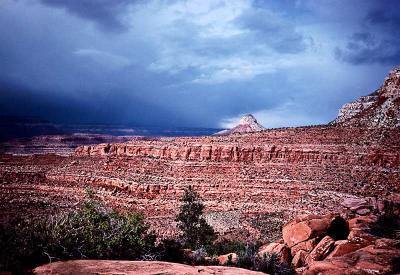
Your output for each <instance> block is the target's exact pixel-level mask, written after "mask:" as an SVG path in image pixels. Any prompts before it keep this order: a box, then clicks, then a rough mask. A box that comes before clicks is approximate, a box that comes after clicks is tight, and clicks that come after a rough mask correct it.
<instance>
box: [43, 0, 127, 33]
mask: <svg viewBox="0 0 400 275" xmlns="http://www.w3.org/2000/svg"><path fill="white" fill-rule="evenodd" d="M40 1H41V2H42V3H44V4H46V5H48V6H51V7H57V8H63V9H65V10H66V11H68V12H69V13H71V14H73V15H76V16H79V17H81V18H84V19H88V20H91V21H94V22H95V23H97V24H98V25H99V26H100V27H102V28H103V29H105V30H112V31H121V30H124V29H126V26H125V24H124V23H123V22H122V20H121V14H122V13H124V12H125V11H126V9H127V7H128V6H129V5H131V4H132V3H133V2H134V1H132V0H112V1H109V0H78V1H75V0H72V1H68V0H67V1H66V0H40Z"/></svg>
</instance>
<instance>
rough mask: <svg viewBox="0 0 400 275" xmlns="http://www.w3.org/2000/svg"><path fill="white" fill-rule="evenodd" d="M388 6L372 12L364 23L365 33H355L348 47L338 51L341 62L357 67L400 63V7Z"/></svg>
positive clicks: (397, 3) (397, 4) (391, 2)
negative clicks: (399, 11)
mask: <svg viewBox="0 0 400 275" xmlns="http://www.w3.org/2000/svg"><path fill="white" fill-rule="evenodd" d="M382 4H383V3H382ZM386 4H387V6H385V8H384V9H383V8H374V9H372V10H370V11H369V12H368V13H367V15H366V16H365V18H364V20H363V22H361V26H362V27H361V28H362V31H361V32H355V33H353V34H352V35H351V36H350V37H349V38H348V41H347V44H346V45H345V46H344V47H336V49H335V57H336V58H337V59H338V60H341V61H344V62H348V63H351V64H355V65H360V64H373V63H378V64H396V63H397V64H398V63H400V31H399V30H400V14H399V13H398V10H399V9H400V4H399V2H398V1H389V3H386Z"/></svg>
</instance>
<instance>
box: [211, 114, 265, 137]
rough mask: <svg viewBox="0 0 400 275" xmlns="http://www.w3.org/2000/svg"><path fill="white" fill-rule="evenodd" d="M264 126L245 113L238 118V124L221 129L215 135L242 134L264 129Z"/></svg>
mask: <svg viewBox="0 0 400 275" xmlns="http://www.w3.org/2000/svg"><path fill="white" fill-rule="evenodd" d="M264 129H265V128H264V127H263V126H262V125H261V124H260V123H258V121H257V119H256V118H255V117H254V116H253V115H251V114H247V115H244V116H243V117H242V118H241V119H240V120H239V123H238V125H236V126H235V127H233V128H231V129H228V130H223V131H220V132H218V133H216V134H215V135H217V136H225V135H231V134H244V133H253V132H259V131H262V130H264Z"/></svg>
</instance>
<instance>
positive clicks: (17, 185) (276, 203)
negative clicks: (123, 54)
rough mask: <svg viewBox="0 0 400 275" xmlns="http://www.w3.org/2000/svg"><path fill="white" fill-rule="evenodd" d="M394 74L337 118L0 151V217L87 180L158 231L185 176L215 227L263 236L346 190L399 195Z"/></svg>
mask: <svg viewBox="0 0 400 275" xmlns="http://www.w3.org/2000/svg"><path fill="white" fill-rule="evenodd" d="M398 74H399V72H398V71H395V72H392V73H391V75H390V77H389V78H388V79H387V80H386V81H385V84H384V86H383V87H382V88H381V90H379V91H378V92H377V94H376V95H374V96H372V98H370V99H368V98H367V99H365V100H364V101H365V102H370V101H371V102H372V103H368V104H370V105H369V107H368V106H367V105H368V104H367V103H365V104H364V105H365V108H364V109H363V110H362V111H359V112H358V111H354V112H353V113H352V114H350V113H351V112H347V113H346V112H345V111H343V114H344V115H343V116H346V119H343V122H337V124H339V125H341V126H343V127H338V126H337V125H329V126H318V127H299V128H288V129H273V130H264V131H261V132H257V133H245V134H234V135H227V136H207V137H190V138H157V139H151V138H147V139H137V140H131V141H129V142H123V143H102V144H98V145H85V146H80V147H78V148H77V149H76V151H75V154H74V155H72V156H68V157H60V156H49V155H43V156H29V157H12V156H5V155H0V184H1V185H0V187H1V189H2V191H3V190H4V192H0V201H2V202H4V203H3V204H2V205H0V219H1V213H2V212H8V211H10V209H11V210H12V209H17V210H18V211H17V212H18V213H25V212H31V211H42V210H43V211H44V210H46V209H51V211H53V209H56V208H60V205H62V206H63V207H66V208H68V209H69V208H70V207H71V205H74V203H75V202H76V201H79V199H80V198H81V197H82V196H83V194H84V189H85V188H87V187H90V188H93V189H95V190H96V191H97V192H98V194H99V196H100V197H101V198H102V199H103V200H104V201H106V202H107V203H108V204H110V205H111V206H113V207H117V208H120V209H124V210H126V211H132V210H139V211H142V212H144V213H145V215H146V216H147V217H148V219H149V221H150V222H151V224H152V225H153V229H155V230H156V231H157V232H158V233H159V234H160V236H162V235H166V236H171V235H173V234H174V233H176V231H175V224H174V222H173V220H174V215H175V214H176V211H177V209H178V200H179V198H180V196H181V195H182V193H183V189H184V188H185V187H187V186H189V185H191V186H192V187H193V189H194V190H196V191H198V192H199V193H200V195H201V196H202V198H203V199H204V201H205V205H206V218H207V220H208V221H209V222H210V223H211V224H212V225H213V226H214V227H215V228H216V230H217V231H219V232H221V233H223V234H225V233H226V234H238V235H240V236H241V237H243V236H244V237H245V238H249V237H251V238H263V239H271V238H272V237H273V236H271V234H275V233H276V232H277V233H279V227H280V225H282V222H283V221H287V220H288V219H290V218H292V217H293V216H296V215H298V214H305V213H308V214H309V213H314V214H324V213H327V212H336V211H337V210H339V208H340V207H341V206H340V202H341V201H342V200H343V199H346V198H357V197H361V198H363V197H372V198H381V199H390V200H400V189H399V188H400V186H399V182H400V128H399V127H391V125H397V124H396V123H397V122H396V120H395V119H392V118H396V113H395V111H394V110H393V108H392V107H393V106H392V105H391V104H397V103H396V100H397V99H396V98H398V97H397V96H398V85H399V83H398ZM375 97H376V98H377V99H376V98H375ZM381 101H382V102H381ZM364 105H363V106H364ZM385 106H386V107H385ZM385 108H386V109H385ZM355 109H357V108H355ZM388 110H393V112H394V115H393V116H389V115H388V112H389V111H388ZM380 111H381V112H383V113H384V115H382V116H380V113H379V112H380ZM389 113H390V112H389ZM375 117H376V119H378V118H379V120H377V121H376V124H371V123H372V122H373V123H375V122H374V121H375V120H373V119H374V118H375ZM356 121H358V122H357V123H355V122H356ZM353 122H354V124H353ZM348 125H349V126H352V127H347V126H348ZM364 125H365V126H364ZM371 125H377V126H379V127H372V126H371ZM380 126H382V127H380ZM383 126H385V127H383ZM16 205H18V207H16ZM46 211H48V210H46ZM274 232H275V233H274ZM235 236H236V235H235Z"/></svg>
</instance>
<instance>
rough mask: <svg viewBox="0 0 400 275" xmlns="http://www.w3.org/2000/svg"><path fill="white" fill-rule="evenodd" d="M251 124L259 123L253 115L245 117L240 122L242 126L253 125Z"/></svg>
mask: <svg viewBox="0 0 400 275" xmlns="http://www.w3.org/2000/svg"><path fill="white" fill-rule="evenodd" d="M251 123H258V122H257V119H256V118H255V117H254V116H253V115H252V114H247V115H244V116H242V118H241V119H240V120H239V125H241V124H251Z"/></svg>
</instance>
